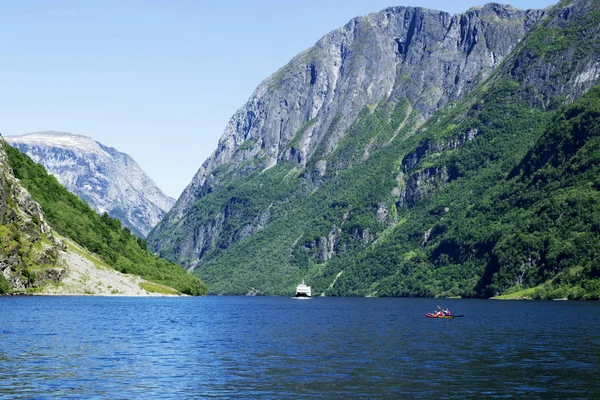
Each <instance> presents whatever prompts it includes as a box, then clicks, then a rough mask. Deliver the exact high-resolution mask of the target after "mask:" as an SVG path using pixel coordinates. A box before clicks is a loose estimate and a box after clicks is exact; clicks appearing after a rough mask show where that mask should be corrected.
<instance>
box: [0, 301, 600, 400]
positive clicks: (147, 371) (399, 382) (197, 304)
mask: <svg viewBox="0 0 600 400" xmlns="http://www.w3.org/2000/svg"><path fill="white" fill-rule="evenodd" d="M442 302H443V304H441V303H442ZM438 303H439V304H440V305H443V306H444V307H446V306H447V307H449V308H450V309H451V310H452V311H454V312H456V313H461V314H463V313H464V314H465V317H464V318H460V319H454V320H436V319H427V318H425V317H424V315H423V314H424V312H429V311H431V310H433V309H434V308H435V307H436V305H437V304H438ZM599 360H600V304H599V303H597V302H594V303H591V302H579V303H574V302H501V301H485V300H429V299H358V298H349V299H336V298H314V299H311V300H310V301H297V300H295V299H292V298H260V297H251V298H249V297H205V298H94V297H71V298H67V297H4V298H0V396H2V395H4V396H6V397H25V398H31V397H75V398H81V397H110V398H135V397H147V398H151V397H162V398H164V397H181V396H183V397H192V396H194V397H204V398H206V397H219V398H222V397H239V398H248V397H253V398H256V397H267V398H269V397H271V398H290V397H294V398H298V397H300V398H314V397H317V396H321V397H329V398H336V397H338V398H342V397H343V398H347V397H369V398H376V397H381V398H390V397H396V398H407V397H409V398H438V397H446V398H449V397H450V398H451V397H456V398H464V397H472V398H481V397H485V398H494V397H517V398H518V397H534V398H535V397H539V398H548V397H562V398H600V379H599V378H598V377H599V376H600V375H599V373H600V368H599V365H600V362H599Z"/></svg>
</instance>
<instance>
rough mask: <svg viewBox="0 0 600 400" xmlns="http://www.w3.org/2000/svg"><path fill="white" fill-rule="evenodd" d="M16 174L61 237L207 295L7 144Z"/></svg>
mask: <svg viewBox="0 0 600 400" xmlns="http://www.w3.org/2000/svg"><path fill="white" fill-rule="evenodd" d="M3 146H4V150H5V151H6V153H7V154H8V157H9V162H10V165H11V167H12V169H13V172H14V175H15V177H17V178H18V179H19V180H20V182H21V184H22V185H23V187H25V188H26V189H27V190H28V191H29V193H30V194H31V196H32V197H33V199H34V200H35V201H36V202H38V203H39V204H40V206H41V207H42V210H43V212H44V215H45V216H46V219H47V220H48V222H49V224H50V225H51V226H52V227H53V228H54V229H55V230H56V231H57V232H58V233H59V234H61V235H63V236H66V237H69V238H71V239H73V240H74V241H75V242H77V243H79V244H80V245H81V246H83V247H85V248H86V249H88V250H89V251H91V252H93V253H96V254H98V255H99V256H100V257H101V258H102V259H103V260H104V261H105V262H106V263H107V264H109V265H111V266H113V267H114V268H115V269H117V270H119V271H121V272H124V273H131V274H135V275H139V276H141V277H142V278H144V279H147V280H150V281H153V282H156V283H160V284H165V285H168V286H171V287H173V288H175V289H177V290H179V291H180V292H182V293H186V294H190V295H203V294H205V293H206V285H205V284H204V283H203V282H202V281H200V279H198V278H197V277H194V276H192V275H190V274H188V273H186V272H185V271H184V270H182V269H181V268H180V267H179V266H178V265H177V264H173V263H169V262H167V261H165V260H162V259H160V258H158V257H156V256H155V255H153V254H152V253H150V252H149V251H148V250H146V243H145V241H144V240H142V239H139V238H137V237H136V236H135V235H133V234H132V233H131V232H130V231H129V229H127V228H123V227H122V226H121V223H120V221H119V220H117V219H115V218H111V217H109V216H108V214H106V213H104V214H103V215H99V214H97V213H96V212H95V211H93V210H92V209H91V208H90V207H89V206H88V204H87V203H85V202H84V201H82V200H81V199H79V198H78V197H77V196H75V195H74V194H72V193H70V192H69V191H67V190H66V189H65V188H64V187H63V186H62V185H60V183H58V181H57V180H56V178H54V177H53V176H51V175H49V174H48V173H47V172H46V170H45V169H44V167H43V166H41V165H40V164H36V163H34V162H33V161H32V160H31V159H30V158H29V157H27V156H26V155H24V154H22V153H21V152H20V151H19V150H17V149H15V148H13V147H11V146H9V145H8V144H6V143H3Z"/></svg>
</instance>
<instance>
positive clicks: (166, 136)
mask: <svg viewBox="0 0 600 400" xmlns="http://www.w3.org/2000/svg"><path fill="white" fill-rule="evenodd" d="M554 3H555V1H549V0H531V1H522V0H519V1H513V2H512V3H511V4H512V5H513V6H515V7H519V8H523V9H528V8H544V7H547V6H548V5H551V4H554ZM482 4H484V2H480V3H474V2H473V1H464V0H456V1H452V2H449V1H439V0H408V1H394V0H302V1H292V0H254V1H227V0H221V1H216V0H215V1H204V0H161V1H158V0H103V1H85V0H84V1H80V0H72V1H69V0H53V1H47V0H37V1H35V0H20V1H4V0H0V10H1V12H0V133H2V134H3V135H5V136H8V135H21V134H25V133H30V132H37V131H45V130H55V131H64V132H71V133H78V134H83V135H87V136H90V137H92V138H93V139H95V140H97V141H99V142H101V143H103V144H104V145H107V146H111V147H114V148H116V149H118V150H119V151H122V152H125V153H128V154H129V155H131V156H132V157H133V158H134V159H135V160H136V161H137V163H138V164H139V165H140V166H141V168H142V169H143V170H144V171H145V172H146V173H147V174H148V175H149V176H150V177H151V178H152V179H153V180H154V181H155V182H156V183H157V185H158V186H159V187H160V188H161V189H162V190H163V191H164V192H165V193H166V194H168V195H170V196H172V197H174V198H177V197H178V196H179V194H180V193H181V192H182V191H183V189H185V187H186V186H187V185H188V184H189V182H190V181H191V179H192V177H193V176H194V174H195V173H196V171H197V170H198V168H199V167H200V165H202V163H203V162H204V160H206V158H208V157H209V156H210V154H211V153H212V152H213V151H214V150H215V149H216V147H217V143H218V140H219V138H220V137H221V135H222V133H223V131H224V129H225V125H226V124H227V122H228V121H229V119H230V118H231V116H232V115H233V114H234V113H235V111H236V110H237V109H239V108H240V107H241V106H243V105H244V103H245V102H246V100H247V99H248V98H249V97H250V95H251V94H252V92H253V90H254V88H255V87H256V86H257V85H258V84H259V83H260V82H261V81H262V80H264V79H265V78H267V77H268V76H269V75H271V74H272V73H274V72H275V71H277V70H278V69H279V68H280V67H282V66H283V65H285V64H286V63H287V62H288V61H289V60H290V59H291V58H293V57H294V56H295V55H296V54H297V53H299V52H300V51H302V50H304V49H306V48H309V47H311V46H312V45H314V44H315V43H316V41H317V40H319V38H321V37H322V36H324V35H325V34H327V33H328V32H329V31H331V30H333V29H336V28H338V27H340V26H343V25H344V24H346V23H347V22H348V21H349V20H351V19H352V18H354V17H356V16H359V15H364V14H368V13H371V12H377V11H380V10H382V9H384V8H386V7H389V6H409V5H410V6H420V7H426V8H432V9H437V10H444V11H447V12H450V13H452V14H455V13H459V12H464V11H466V10H467V9H469V8H470V7H472V6H475V5H482Z"/></svg>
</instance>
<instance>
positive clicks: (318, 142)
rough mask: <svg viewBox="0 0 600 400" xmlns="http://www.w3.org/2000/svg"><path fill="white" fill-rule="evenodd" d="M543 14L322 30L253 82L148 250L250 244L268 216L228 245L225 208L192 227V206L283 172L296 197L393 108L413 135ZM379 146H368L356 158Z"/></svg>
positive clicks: (469, 15) (391, 18)
mask: <svg viewBox="0 0 600 400" xmlns="http://www.w3.org/2000/svg"><path fill="white" fill-rule="evenodd" d="M542 15H543V11H539V10H531V11H522V10H517V9H514V8H512V7H510V6H501V5H498V4H489V5H486V6H485V7H480V8H473V9H471V10H469V11H467V12H466V13H464V14H458V15H454V16H452V15H450V14H447V13H444V12H440V11H432V10H427V9H422V8H412V7H408V8H405V7H395V8H388V9H386V10H383V11H381V12H379V13H375V14H370V15H367V16H364V17H358V18H355V19H354V20H352V21H350V22H349V23H348V24H346V25H345V26H344V27H342V28H339V29H336V30H335V31H332V32H331V33H329V34H327V35H326V36H324V37H323V38H322V39H321V40H319V41H318V42H317V43H316V45H315V46H314V47H312V48H310V49H308V50H306V51H304V52H302V53H301V54H299V55H298V56H296V57H295V58H294V59H293V60H291V61H290V62H289V63H288V64H287V65H286V66H284V67H283V68H281V69H280V70H279V71H277V72H276V73H275V74H273V75H272V76H270V77H269V78H267V79H266V80H265V81H264V82H262V83H261V84H260V85H259V86H258V87H257V89H256V90H255V92H254V93H253V95H252V96H251V98H250V99H249V101H248V102H247V103H246V105H244V106H243V107H242V108H241V109H240V110H238V111H237V112H236V113H235V114H234V116H233V117H232V118H231V120H230V122H229V123H228V125H227V127H226V128H225V132H224V134H223V136H222V138H221V140H220V141H219V145H218V148H217V150H216V151H215V152H214V154H213V155H212V156H211V157H210V158H209V159H208V160H207V161H206V162H205V163H204V164H203V165H202V167H201V168H200V170H199V171H198V173H197V174H196V176H195V177H194V178H193V180H192V183H191V184H190V185H189V186H188V187H187V188H186V190H185V191H184V193H183V194H182V196H181V197H180V198H179V200H178V201H177V203H176V205H175V206H174V208H173V210H172V211H171V212H170V213H169V214H167V216H166V217H165V218H164V220H163V221H162V222H161V224H160V225H159V226H158V227H157V229H156V230H155V232H154V233H153V234H152V235H151V237H150V243H151V245H152V246H153V248H154V249H155V250H157V251H158V252H159V254H162V255H165V256H170V257H171V258H172V259H177V260H178V261H179V262H181V263H183V264H184V265H185V266H188V267H194V266H196V265H198V264H199V263H202V262H203V261H204V259H205V257H206V256H207V255H209V254H214V253H215V252H217V253H218V252H220V251H221V250H222V249H225V248H228V247H229V246H230V245H231V244H232V243H233V242H235V241H237V240H239V239H241V238H245V237H248V236H250V235H252V234H253V233H255V232H256V231H257V230H259V229H260V228H261V227H262V226H264V223H262V224H260V223H258V219H262V220H263V221H266V219H268V217H267V215H268V214H269V212H268V206H267V209H262V210H261V211H260V212H253V213H247V214H248V217H249V218H250V219H246V220H244V221H238V222H236V224H239V223H242V224H243V228H242V229H243V232H241V231H240V232H235V233H233V234H228V233H227V232H223V231H224V228H223V224H225V225H227V224H228V222H229V221H228V220H227V216H226V215H225V214H226V213H225V211H226V207H227V204H223V205H222V206H223V209H222V211H223V212H220V213H216V215H215V216H214V218H197V217H198V216H197V215H195V214H196V213H195V210H197V209H199V208H203V207H205V206H204V205H202V204H201V199H202V198H204V197H205V196H206V195H208V194H211V193H212V192H215V191H219V190H223V189H224V187H225V186H227V185H229V184H230V183H232V182H236V181H239V180H241V179H244V177H247V176H250V175H252V174H253V173H256V172H260V171H265V170H268V169H269V168H272V167H274V166H276V165H278V164H279V165H287V164H288V163H292V164H293V165H295V166H296V168H298V170H300V171H302V172H303V179H304V180H305V183H306V184H307V186H308V188H306V190H307V191H308V190H314V189H315V188H317V187H319V186H320V185H321V184H322V182H323V179H324V178H326V175H327V173H328V171H329V172H330V173H333V174H335V173H336V171H338V170H340V169H344V168H346V167H347V166H348V165H349V164H350V163H351V160H350V159H349V158H350V157H347V156H346V155H344V154H341V155H338V156H337V157H335V159H334V157H332V153H334V152H335V150H336V149H338V150H339V148H340V141H342V140H343V139H344V138H347V137H348V136H349V133H348V132H349V130H350V128H351V127H352V126H353V125H354V124H355V123H356V122H357V118H358V117H359V115H360V113H361V112H363V110H366V109H368V110H374V109H375V108H376V107H377V105H380V104H384V103H385V104H386V106H387V107H391V108H392V109H393V108H394V107H396V108H398V109H399V108H400V106H401V108H402V109H401V110H399V114H400V115H399V118H402V120H401V122H402V121H405V122H411V126H418V125H420V124H422V123H423V122H424V121H426V120H427V119H428V118H429V117H430V116H431V115H432V114H433V113H435V111H436V110H438V109H439V108H440V107H443V106H444V105H446V104H448V103H449V102H452V101H456V100H459V99H460V98H462V97H463V96H464V95H465V94H467V93H469V92H470V91H471V90H472V89H473V88H475V87H476V86H477V85H478V84H480V83H481V82H483V81H484V80H485V79H486V78H487V77H488V76H489V75H490V73H491V72H492V71H494V69H495V68H497V67H498V66H499V65H500V63H501V62H502V60H503V59H504V58H505V57H506V56H507V55H508V54H509V53H510V52H511V50H513V49H514V47H515V46H516V45H517V43H518V42H519V41H520V40H521V39H522V38H523V36H524V35H525V33H526V32H527V31H528V30H529V29H530V28H531V26H533V25H534V24H535V22H536V21H537V20H538V19H539V18H540V17H541V16H542ZM409 116H410V117H411V118H410V121H407V120H408V118H409ZM396 128H398V127H396ZM396 137H397V135H392V136H391V137H390V138H388V139H389V140H393V139H394V138H396ZM400 139H401V138H398V140H400ZM381 145H382V144H380V143H375V141H373V142H370V143H369V146H368V147H367V148H365V149H364V151H363V153H362V154H361V157H363V158H368V157H369V155H370V154H371V153H372V152H374V151H375V150H376V147H377V146H381ZM373 146H375V147H373ZM231 200H232V201H234V202H235V199H231ZM252 221H254V222H252ZM225 230H227V229H225Z"/></svg>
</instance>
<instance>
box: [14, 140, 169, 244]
mask: <svg viewBox="0 0 600 400" xmlns="http://www.w3.org/2000/svg"><path fill="white" fill-rule="evenodd" d="M5 139H6V141H7V142H8V143H10V144H11V145H13V146H15V147H17V148H19V150H21V151H22V152H24V153H26V154H27V155H29V156H30V157H31V158H32V159H33V160H34V161H35V162H37V163H40V164H42V165H44V167H46V169H47V170H48V172H50V173H51V174H52V175H54V176H55V177H56V178H57V179H58V181H59V182H60V183H61V184H63V185H64V186H65V187H66V188H67V189H69V190H70V191H71V192H73V193H75V194H76V195H78V196H79V197H80V198H81V199H83V200H85V201H87V202H88V204H90V206H92V207H93V208H94V209H95V210H96V211H98V212H99V213H102V212H105V211H106V212H108V214H109V215H111V216H113V217H115V218H118V219H119V220H121V222H122V223H123V224H124V225H125V226H127V227H128V228H130V229H131V231H132V232H134V233H135V234H136V235H138V236H140V237H146V235H147V234H148V232H150V230H151V229H152V228H153V227H154V226H155V225H156V224H157V223H158V222H159V221H160V220H161V218H162V217H163V216H164V215H165V214H166V212H167V211H169V210H170V209H171V206H172V205H173V203H174V200H173V199H172V198H170V197H168V196H167V195H165V194H164V193H163V192H162V191H161V190H160V189H159V188H158V187H157V186H156V184H155V183H154V182H153V181H152V179H150V177H148V176H147V175H146V174H145V173H144V171H142V169H141V168H140V167H139V166H138V165H137V163H136V162H135V161H134V160H133V158H131V157H130V156H129V155H127V154H125V153H121V152H119V151H117V150H116V149H114V148H112V147H107V146H105V145H103V144H102V143H99V142H96V141H94V140H93V139H92V138H90V137H87V136H83V135H76V134H72V133H65V132H52V131H49V132H37V133H30V134H27V135H22V136H8V137H6V138H5Z"/></svg>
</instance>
